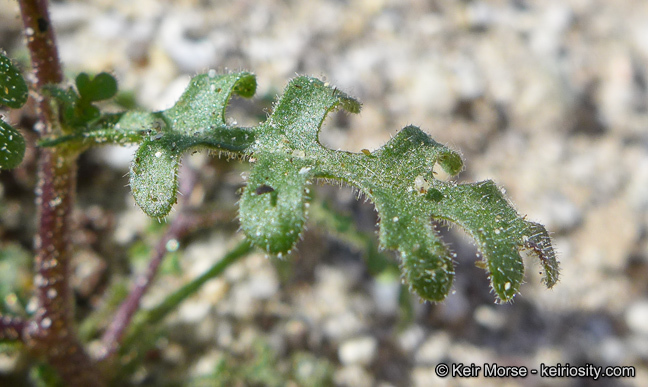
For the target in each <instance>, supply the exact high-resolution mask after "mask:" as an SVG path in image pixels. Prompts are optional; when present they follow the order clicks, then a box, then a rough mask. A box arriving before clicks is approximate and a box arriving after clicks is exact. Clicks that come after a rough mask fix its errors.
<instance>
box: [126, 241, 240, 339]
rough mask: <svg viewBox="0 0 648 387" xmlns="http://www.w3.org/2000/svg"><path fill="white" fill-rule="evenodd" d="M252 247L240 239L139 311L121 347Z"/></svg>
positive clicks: (159, 319)
mask: <svg viewBox="0 0 648 387" xmlns="http://www.w3.org/2000/svg"><path fill="white" fill-rule="evenodd" d="M252 249H253V247H252V245H251V244H250V242H249V241H248V240H247V239H245V240H243V241H241V242H240V243H239V244H238V245H237V246H236V247H234V249H232V250H231V251H230V252H228V253H227V254H226V255H225V256H224V257H223V258H222V259H221V260H220V261H218V262H217V263H216V264H214V266H212V267H211V268H210V269H209V270H207V271H206V272H204V273H203V274H201V275H200V276H199V277H197V278H196V279H194V280H192V281H191V282H189V283H187V284H186V285H184V286H182V287H181V288H180V289H178V290H176V291H175V292H173V293H171V294H170V295H169V296H168V297H167V298H166V299H165V300H164V301H162V302H161V303H160V304H159V305H158V306H156V307H155V308H153V309H150V310H146V311H142V312H140V313H139V315H138V316H137V317H136V318H135V320H134V321H133V325H132V328H131V331H130V333H129V335H128V337H127V338H126V340H124V344H123V346H122V347H123V348H128V347H130V345H131V344H132V342H133V341H134V340H136V339H137V338H138V336H139V335H140V333H141V332H142V330H143V329H145V328H146V327H149V326H151V325H152V324H155V323H157V322H159V321H161V320H162V319H163V318H164V317H166V316H167V315H168V314H169V313H170V312H172V311H173V310H175V309H176V308H177V307H178V305H180V303H182V302H183V301H184V300H186V299H187V298H189V297H190V296H191V295H193V294H194V293H196V292H197V291H198V290H199V289H200V288H201V287H202V286H203V285H204V284H205V283H206V282H207V281H209V280H210V279H213V278H216V277H218V276H219V275H221V274H222V273H223V272H224V271H225V269H227V268H228V267H230V266H231V265H232V264H233V263H235V262H236V261H238V260H239V259H240V258H242V257H244V256H246V255H247V254H248V253H249V252H250V251H252Z"/></svg>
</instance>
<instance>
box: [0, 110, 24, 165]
mask: <svg viewBox="0 0 648 387" xmlns="http://www.w3.org/2000/svg"><path fill="white" fill-rule="evenodd" d="M24 156H25V139H24V138H23V136H22V134H20V132H18V131H17V130H16V129H14V128H13V127H11V126H10V125H9V124H7V123H6V122H4V121H2V120H0V169H11V168H15V167H17V166H18V165H19V164H20V162H21V161H22V159H23V157H24Z"/></svg>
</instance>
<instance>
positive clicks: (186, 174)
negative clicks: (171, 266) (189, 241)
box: [101, 166, 197, 360]
mask: <svg viewBox="0 0 648 387" xmlns="http://www.w3.org/2000/svg"><path fill="white" fill-rule="evenodd" d="M195 181H196V173H195V171H193V170H191V168H189V167H185V166H183V167H182V171H181V173H180V177H179V183H180V187H179V193H180V195H181V196H184V197H189V195H190V193H191V191H192V190H193V187H194V185H195ZM186 204H187V203H186V202H185V200H182V201H181V202H180V203H179V208H178V214H177V215H176V216H175V217H174V218H173V220H172V221H171V224H170V225H169V227H168V228H167V230H166V231H165V233H164V236H162V238H161V239H160V240H159V241H158V242H157V245H156V246H155V250H154V251H153V254H152V256H151V260H150V261H149V265H148V268H147V269H146V271H145V272H144V273H142V274H140V275H139V276H138V277H137V279H136V280H135V282H134V284H133V289H132V290H131V292H130V293H129V295H128V297H127V298H126V300H124V302H122V304H121V305H120V307H119V309H118V310H117V313H116V314H115V317H114V319H113V321H112V322H111V323H110V325H109V326H108V329H106V332H105V333H104V335H103V338H102V342H103V351H102V353H101V360H108V359H110V358H111V357H112V356H113V355H114V354H115V353H116V352H117V350H118V349H119V345H120V343H121V340H122V338H123V337H124V333H125V332H126V329H127V328H128V325H129V324H130V321H131V320H132V318H133V316H134V315H135V312H137V310H138V309H139V305H140V301H141V300H142V297H143V296H144V294H145V293H146V291H147V290H148V289H149V287H150V286H151V283H152V282H153V279H154V278H155V275H156V274H157V272H158V269H159V267H160V264H161V263H162V260H163V259H164V256H165V255H166V253H167V244H168V243H169V242H170V241H172V240H174V239H175V240H177V239H180V238H182V237H183V236H185V235H186V234H187V233H188V232H190V231H191V230H192V229H193V228H195V226H196V225H197V224H196V219H195V218H193V217H191V216H187V214H186V210H187V206H186Z"/></svg>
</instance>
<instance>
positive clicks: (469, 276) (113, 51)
mask: <svg viewBox="0 0 648 387" xmlns="http://www.w3.org/2000/svg"><path fill="white" fill-rule="evenodd" d="M16 7H17V5H16V4H15V2H14V1H7V0H3V1H0V8H1V9H2V10H3V11H2V12H0V39H1V40H0V44H1V45H3V47H4V48H5V49H6V50H8V51H9V52H18V53H20V45H21V42H20V39H19V37H18V36H17V31H18V28H19V24H18V19H17V18H16V17H15V15H16ZM4 10H9V12H5V11H4ZM52 13H53V19H54V24H55V27H56V28H57V31H58V38H59V42H60V47H61V56H62V60H63V62H64V63H65V65H66V68H67V70H69V71H70V72H72V73H73V72H75V71H80V70H82V69H85V70H89V71H96V72H98V71H104V70H108V71H111V72H112V73H113V74H115V75H116V77H117V78H118V79H119V81H120V85H121V87H122V88H124V89H127V90H134V92H135V95H136V98H137V101H138V102H139V103H140V104H142V105H143V106H145V107H147V108H151V109H161V108H165V107H168V106H170V105H171V104H172V103H173V101H174V100H175V98H177V96H178V95H179V93H180V92H181V91H182V90H183V88H184V86H185V85H186V83H187V81H188V79H189V77H190V76H191V75H194V74H196V73H200V72H205V71H207V70H208V69H211V68H214V69H216V70H218V71H230V70H238V69H247V70H250V71H253V72H254V73H256V75H257V79H258V83H259V89H258V93H257V95H258V97H257V100H256V102H253V103H247V102H246V103H240V102H237V105H236V106H237V107H235V108H234V109H233V111H232V114H234V115H235V118H236V119H238V120H239V122H242V123H244V124H254V123H256V122H258V120H259V118H258V117H257V116H258V115H259V114H260V115H261V117H263V114H264V113H263V110H262V109H263V107H268V106H269V105H268V102H267V100H268V99H270V98H273V97H274V96H275V95H276V94H277V93H279V92H280V90H281V89H282V88H283V87H284V85H285V84H286V82H287V81H288V79H290V78H291V77H292V76H294V75H295V74H306V75H313V76H317V77H320V78H325V79H326V80H327V81H328V82H330V83H331V84H334V85H336V86H337V87H338V88H340V89H341V90H344V91H346V92H347V93H349V94H351V95H353V96H355V97H357V98H359V99H360V100H361V101H362V102H363V104H364V106H363V111H362V113H361V114H360V115H357V116H348V115H344V114H338V115H335V116H334V117H332V118H330V119H329V121H328V122H327V124H326V126H325V128H324V132H323V135H322V139H323V142H324V143H325V144H327V145H328V146H330V147H332V148H335V149H345V150H350V151H356V152H357V151H360V150H361V149H364V148H366V149H370V150H371V149H376V148H378V147H379V146H381V145H382V144H383V143H384V142H385V141H387V140H388V139H389V138H390V136H392V135H394V134H395V133H396V132H397V131H398V130H399V129H400V128H402V127H403V126H405V125H408V124H414V125H418V126H420V127H421V128H423V129H424V130H425V131H427V132H428V133H429V134H430V135H431V136H432V137H433V138H435V139H436V140H437V141H439V142H441V143H444V144H447V145H449V146H451V147H453V148H454V149H458V150H460V151H461V152H462V154H463V156H464V158H465V162H466V166H467V169H466V171H465V172H463V173H462V174H461V176H460V181H478V180H483V179H493V180H494V181H496V182H497V183H498V184H499V185H500V186H501V187H503V188H505V189H506V191H507V192H508V194H509V195H510V197H511V199H512V201H513V202H514V203H515V206H516V208H517V209H518V211H519V212H520V213H522V214H527V215H528V218H529V219H533V220H535V221H538V222H541V223H544V224H545V225H546V226H547V228H548V229H549V230H550V231H551V233H552V235H553V237H554V243H555V247H556V249H557V251H558V253H559V258H560V261H561V268H562V271H561V281H560V283H559V284H558V285H557V286H555V287H554V289H552V290H546V289H544V288H543V287H542V286H541V284H540V277H539V275H538V266H537V265H536V264H535V263H534V262H532V261H529V262H528V270H527V282H526V284H525V285H524V286H523V288H522V292H521V295H520V296H518V297H517V298H516V299H515V302H514V303H512V304H508V305H497V304H494V299H493V297H492V295H491V294H489V292H488V284H487V281H486V278H485V275H484V273H483V271H482V270H480V269H477V268H475V267H474V265H473V261H474V260H475V259H476V257H475V253H476V252H475V250H474V248H473V247H472V245H471V244H470V241H469V240H468V238H467V237H466V236H464V235H462V234H461V233H460V232H458V231H456V230H454V229H453V230H451V231H450V232H446V231H444V232H443V234H444V237H445V238H447V239H446V240H447V241H448V242H449V243H451V244H452V246H453V248H454V249H455V250H456V251H457V252H458V253H459V257H458V262H459V265H458V267H457V277H456V282H455V287H454V289H455V291H454V292H453V294H452V295H450V296H449V297H448V299H447V301H445V302H444V303H440V304H437V305H431V304H419V303H418V302H415V316H414V318H413V320H412V321H410V322H408V323H407V324H406V326H404V327H397V322H398V321H399V318H398V309H397V303H396V302H395V299H394V294H395V293H394V289H396V288H397V285H398V282H397V281H394V280H391V281H381V280H379V279H375V278H373V277H371V276H370V275H368V274H367V271H366V266H365V265H364V262H363V260H362V258H361V254H360V253H359V252H358V251H355V250H353V249H351V248H349V247H346V246H345V245H344V244H343V243H341V242H339V241H338V240H336V239H335V238H333V237H331V236H328V235H327V234H326V232H322V231H317V230H315V229H314V228H311V229H310V231H309V232H308V233H307V234H306V235H305V241H303V242H302V243H301V244H300V246H299V248H298V250H299V251H298V253H297V254H296V255H294V256H293V257H289V258H288V261H289V262H290V261H294V262H295V263H294V266H295V268H294V272H293V273H292V274H291V276H289V278H290V279H289V280H285V279H284V278H283V277H282V275H281V273H280V272H279V271H278V269H277V267H278V266H277V265H276V264H275V263H273V262H272V261H270V260H267V259H265V258H264V257H263V256H262V255H254V256H251V257H249V258H248V259H246V260H245V261H244V262H243V263H241V264H239V265H237V266H236V267H234V268H232V270H231V271H230V272H228V274H227V275H226V276H225V278H223V279H221V280H218V281H215V282H214V283H211V284H210V285H208V286H207V287H206V288H205V289H204V290H203V291H201V293H200V295H199V296H197V297H195V298H192V299H191V300H190V301H189V302H187V303H186V304H185V305H184V306H183V307H182V308H181V309H180V311H179V313H178V314H176V315H174V316H173V317H172V318H170V319H169V324H171V325H170V326H171V327H173V326H179V327H184V328H186V327H189V328H191V329H186V331H187V332H185V333H184V335H190V336H191V339H186V338H184V339H183V340H180V339H177V336H178V335H179V334H177V333H175V334H174V335H172V336H171V337H170V338H169V340H168V342H166V343H165V344H164V345H163V348H164V351H163V352H164V355H162V358H163V360H160V362H166V363H165V364H166V367H167V369H171V370H178V369H181V370H183V372H186V373H187V375H199V374H201V372H206V370H207V371H208V370H209V369H210V367H213V366H214V364H215V363H216V362H217V360H218V358H219V356H222V354H223V353H229V352H231V353H242V352H244V351H246V350H249V348H250V347H251V346H252V345H253V344H254V343H255V342H258V341H260V340H261V341H264V342H267V343H270V346H271V347H272V348H273V349H274V350H276V353H278V354H279V356H282V357H285V358H289V357H290V356H291V354H292V353H294V352H295V351H298V350H299V351H306V352H309V353H311V354H314V355H315V356H316V357H318V358H322V359H325V360H326V361H328V362H329V364H332V366H333V371H332V373H333V381H334V383H335V384H336V385H341V386H375V385H377V386H410V385H412V386H432V385H435V386H436V385H439V386H443V385H448V386H485V385H493V386H500V385H506V386H543V385H547V386H548V385H552V386H553V385H561V386H589V385H593V384H594V382H593V381H592V380H591V378H559V379H548V378H540V377H537V376H530V377H527V378H517V379H514V378H508V379H484V378H473V379H461V378H450V377H448V378H439V377H438V376H437V375H436V374H435V366H436V365H437V364H438V363H441V362H443V363H447V364H451V363H464V364H471V363H475V364H477V365H483V364H484V363H489V364H492V363H497V364H500V365H511V366H513V365H515V366H526V367H528V368H529V369H534V368H535V369H539V367H540V364H541V363H544V364H546V365H557V364H558V363H560V364H565V363H569V364H572V365H584V364H588V363H591V364H594V365H598V366H617V365H619V366H634V367H636V377H635V378H623V379H605V380H603V381H599V382H598V384H597V385H603V386H617V385H619V386H626V385H627V386H645V385H648V236H647V235H648V233H647V231H648V2H645V1H640V0H635V1H633V0H617V1H604V0H563V1H558V0H556V1H552V0H550V1H542V2H534V1H524V0H517V1H513V0H511V1H504V0H493V1H423V0H412V1H396V0H392V1H389V0H373V1H372V0H363V1H342V0H339V1H332V0H329V1H325V0H316V1H291V0H285V1H279V0H276V1H272V0H259V1H248V0H244V1H237V2H225V1H211V2H209V1H202V2H201V1H191V0H183V1H175V2H171V1H161V2H158V1H151V0H141V1H107V0H92V1H63V2H55V3H54V4H53V7H52ZM255 104H256V105H255ZM259 106H261V107H259ZM255 109H256V110H255ZM249 112H256V114H257V116H254V115H252V116H250V115H249V114H248V113H249ZM87 159H88V160H90V161H88V162H89V163H91V161H92V160H94V161H92V163H94V164H92V163H91V165H98V164H99V163H100V162H101V160H107V159H108V160H109V161H111V165H112V166H111V167H110V168H108V169H106V171H107V172H105V173H107V174H110V173H112V175H114V176H115V177H112V178H106V179H105V180H106V182H104V184H114V183H108V182H110V181H113V182H115V181H116V182H117V183H116V186H119V187H120V186H121V185H125V184H126V178H123V177H121V176H122V175H123V174H124V173H126V170H127V165H128V162H129V156H128V154H127V153H124V152H118V151H116V150H114V149H107V150H102V151H101V152H96V153H95V154H92V155H89V156H87ZM195 159H196V160H194V161H192V162H194V163H196V164H199V163H205V162H206V161H205V158H204V157H201V156H200V155H199V156H196V157H195ZM211 168H212V169H209V168H207V170H208V171H212V172H213V169H214V168H213V167H211ZM83 171H84V170H83V169H82V172H83ZM111 171H112V172H111ZM86 173H88V174H91V173H90V172H88V171H86ZM227 173H228V175H227V179H229V180H228V181H234V182H236V181H237V179H239V177H238V176H239V173H240V170H231V171H230V172H227ZM210 176H211V175H209V173H207V172H205V173H204V174H203V177H204V178H206V179H209V178H210ZM110 179H113V180H110ZM227 179H226V180H227ZM92 184H95V185H96V184H100V183H98V182H97V181H96V180H93V183H92ZM205 184H207V183H205ZM233 184H236V183H233ZM90 186H91V184H90V183H88V184H84V183H80V190H83V189H88V190H91V188H88V187H90ZM100 192H101V189H97V188H96V187H95V191H91V192H86V193H83V192H80V199H82V200H85V202H82V203H81V207H83V208H84V209H86V210H88V209H91V210H94V211H103V212H102V213H110V216H111V217H113V218H114V226H112V228H109V231H110V232H109V234H110V238H112V239H114V243H116V244H117V245H119V246H121V247H120V249H122V250H124V249H127V247H128V246H129V245H131V244H133V243H134V241H135V240H137V239H138V238H139V235H141V234H142V230H143V229H144V228H145V226H146V224H147V220H146V219H145V217H144V216H143V215H142V214H141V211H140V210H139V209H137V208H135V207H134V206H133V204H132V199H130V198H129V195H130V194H129V193H128V190H127V188H124V190H123V192H122V191H119V192H120V193H119V194H117V195H112V196H113V199H112V200H117V201H119V203H118V204H116V205H113V206H110V205H109V206H108V208H104V209H98V206H99V205H104V204H105V203H106V202H107V199H103V198H102V199H97V198H96V196H93V195H100ZM229 195H231V196H232V197H233V196H234V192H230V194H229ZM321 196H322V197H326V198H328V199H329V200H331V201H334V202H335V203H336V205H337V206H338V207H339V208H342V209H344V210H345V211H349V212H350V213H353V214H355V217H356V218H357V222H358V224H359V227H361V228H362V227H365V228H366V227H367V225H368V227H372V225H373V222H375V214H374V213H373V210H372V207H371V205H370V204H369V203H362V202H357V201H355V198H354V196H353V194H352V192H351V191H350V190H348V189H344V190H337V189H332V188H331V187H324V188H323V189H322V190H321ZM115 209H119V210H118V211H117V210H115ZM7 227H9V226H7ZM15 227H18V228H19V226H15ZM228 235H229V234H227V233H226V232H225V231H223V230H220V231H219V230H216V231H214V232H213V233H208V234H205V235H203V236H202V237H201V238H197V239H196V240H195V241H194V243H193V244H191V245H189V247H187V249H186V250H184V258H183V259H182V260H181V262H182V265H183V267H184V268H185V270H184V274H183V275H182V276H179V277H178V276H176V277H177V278H176V277H173V278H170V279H168V280H167V281H165V284H164V286H167V287H168V284H169V283H173V284H179V283H182V282H183V281H184V280H186V279H187V278H190V277H191V276H193V275H195V274H197V273H200V272H201V271H202V270H204V268H205V267H207V266H208V265H209V262H210V261H213V260H214V259H217V258H218V257H219V252H222V251H224V249H225V248H226V246H228V245H231V243H232V241H231V240H230V237H229V236H228ZM110 238H109V239H110ZM84 251H85V252H84V254H86V255H87V256H91V257H93V259H95V260H98V261H101V260H105V259H108V258H109V257H105V256H102V254H101V253H100V252H97V251H92V249H86V250H84ZM170 277H172V276H170ZM164 286H161V285H160V286H158V287H157V288H156V289H155V290H154V292H153V293H152V294H151V295H150V297H149V298H148V299H147V301H148V302H150V303H153V302H155V300H157V299H159V297H160V296H159V295H157V293H156V291H157V292H158V293H160V294H163V292H164V290H165V288H164ZM174 324H175V325H174ZM184 328H183V329H184ZM192 340H193V341H192ZM186 342H197V343H200V345H199V346H197V349H192V348H189V347H187V346H185V345H184V344H183V343H186ZM181 344H182V345H181ZM0 356H1V355H0ZM158 368H159V367H158ZM158 368H156V367H155V365H152V366H151V367H150V368H147V369H143V370H142V375H140V376H141V379H139V380H142V381H145V380H147V379H146V375H148V374H149V373H150V374H155V373H156V372H158V373H159V372H162V371H160V370H159V369H158ZM9 371H10V368H9ZM174 372H175V371H174ZM178 372H179V371H178ZM480 375H483V371H482V373H481V374H480ZM151 378H152V379H151ZM148 380H149V381H150V380H156V379H155V378H154V377H151V376H150V375H149V379H148ZM142 383H143V384H146V383H145V382H142Z"/></svg>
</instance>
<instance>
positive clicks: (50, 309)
mask: <svg viewBox="0 0 648 387" xmlns="http://www.w3.org/2000/svg"><path fill="white" fill-rule="evenodd" d="M19 4H20V11H21V15H22V20H23V25H24V31H25V37H26V39H27V47H28V49H29V52H30V56H31V63H32V67H33V71H34V75H35V85H34V86H35V89H36V92H37V93H38V92H39V91H40V89H41V88H42V86H44V85H46V84H52V83H54V84H55V83H60V82H61V81H62V80H63V75H62V74H63V72H62V70H61V65H60V62H59V58H58V51H57V48H56V43H55V38H54V31H53V28H52V26H51V21H50V18H49V12H48V6H47V1H45V0H20V1H19ZM37 102H38V107H39V119H40V123H39V125H38V126H37V127H38V128H39V132H40V135H41V137H43V136H46V135H48V134H50V133H53V132H55V131H57V130H60V128H59V123H58V121H57V119H56V116H55V114H54V112H53V111H52V109H51V107H50V106H49V102H48V100H47V98H45V97H43V96H42V95H39V96H38V100H37ZM38 167H39V173H38V181H39V182H38V188H37V199H36V202H37V205H38V234H37V236H36V238H35V249H36V258H35V273H36V274H35V277H34V284H35V286H36V295H37V299H38V308H37V310H36V313H35V314H34V316H33V317H32V318H31V319H30V321H29V322H28V323H27V324H25V328H24V329H23V335H24V342H25V343H26V344H27V347H28V348H30V349H31V350H32V352H34V353H35V354H37V355H42V356H45V358H46V360H47V362H48V363H49V364H50V365H51V366H53V367H54V368H55V369H56V370H57V372H58V373H59V376H60V377H61V379H62V380H63V381H65V383H66V385H67V386H103V385H104V381H103V378H102V376H101V375H100V373H99V371H98V369H97V368H96V366H95V364H94V363H93V362H92V360H91V359H90V357H89V356H88V355H87V353H86V352H85V350H84V348H83V347H82V346H81V344H80V342H79V340H78V336H77V333H76V330H75V323H74V298H73V295H72V290H71V288H70V273H69V263H70V256H71V254H70V238H69V236H70V229H71V219H70V215H71V212H72V209H73V207H74V199H75V198H74V193H75V190H76V173H77V164H76V155H75V154H70V153H67V152H64V151H61V150H58V149H42V150H41V153H40V157H39V165H38Z"/></svg>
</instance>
